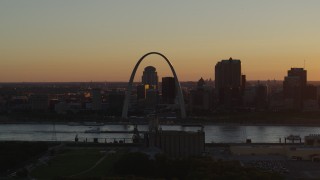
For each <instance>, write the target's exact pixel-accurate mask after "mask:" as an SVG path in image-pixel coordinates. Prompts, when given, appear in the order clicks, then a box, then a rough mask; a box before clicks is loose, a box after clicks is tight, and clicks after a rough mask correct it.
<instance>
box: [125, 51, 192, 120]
mask: <svg viewBox="0 0 320 180" xmlns="http://www.w3.org/2000/svg"><path fill="white" fill-rule="evenodd" d="M151 54H156V55H159V56H161V57H162V58H163V59H164V60H166V62H167V63H168V65H169V66H170V69H171V71H172V74H173V76H174V80H175V84H176V89H177V90H178V99H179V104H180V111H181V118H182V119H185V118H186V110H185V104H184V99H183V95H182V90H181V86H180V82H179V80H178V77H177V74H176V71H175V70H174V68H173V66H172V64H171V63H170V61H169V60H168V58H167V57H165V56H164V55H163V54H161V53H159V52H149V53H147V54H145V55H143V56H142V57H141V58H140V59H139V61H138V62H137V64H136V66H135V67H134V69H133V71H132V73H131V77H130V80H129V84H128V89H127V91H126V94H125V100H124V104H123V108H122V118H124V119H127V118H128V107H129V102H130V95H131V92H132V84H133V79H134V76H135V75H136V71H137V69H138V67H139V65H140V63H141V62H142V60H143V59H144V58H146V57H147V56H149V55H151Z"/></svg>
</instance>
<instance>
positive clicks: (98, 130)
mask: <svg viewBox="0 0 320 180" xmlns="http://www.w3.org/2000/svg"><path fill="white" fill-rule="evenodd" d="M100 132H101V130H100V128H99V127H97V128H92V129H89V130H85V131H84V133H100Z"/></svg>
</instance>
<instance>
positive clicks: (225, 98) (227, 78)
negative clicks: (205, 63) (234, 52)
mask: <svg viewBox="0 0 320 180" xmlns="http://www.w3.org/2000/svg"><path fill="white" fill-rule="evenodd" d="M244 77H245V76H241V61H240V60H239V59H232V58H231V57H230V58H229V59H228V60H221V61H220V62H218V63H217V64H216V66H215V89H216V92H217V95H218V103H219V104H224V105H227V106H237V105H239V104H240V103H241V100H242V99H241V98H242V91H243V86H242V81H244V80H243V79H244Z"/></svg>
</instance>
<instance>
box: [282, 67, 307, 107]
mask: <svg viewBox="0 0 320 180" xmlns="http://www.w3.org/2000/svg"><path fill="white" fill-rule="evenodd" d="M306 87H307V71H306V70H304V69H303V68H291V69H290V70H288V75H287V76H286V77H285V78H284V81H283V97H284V100H285V102H288V103H287V104H290V107H291V108H292V109H301V108H302V106H303V100H304V99H305V95H304V94H305V91H306Z"/></svg>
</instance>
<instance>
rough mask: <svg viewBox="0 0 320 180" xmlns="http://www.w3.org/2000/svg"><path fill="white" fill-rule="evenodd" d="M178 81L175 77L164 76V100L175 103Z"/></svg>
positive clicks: (164, 101)
mask: <svg viewBox="0 0 320 180" xmlns="http://www.w3.org/2000/svg"><path fill="white" fill-rule="evenodd" d="M175 85H176V83H175V80H174V77H163V78H162V101H163V103H168V104H173V103H174V100H175V97H176V86H175Z"/></svg>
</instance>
